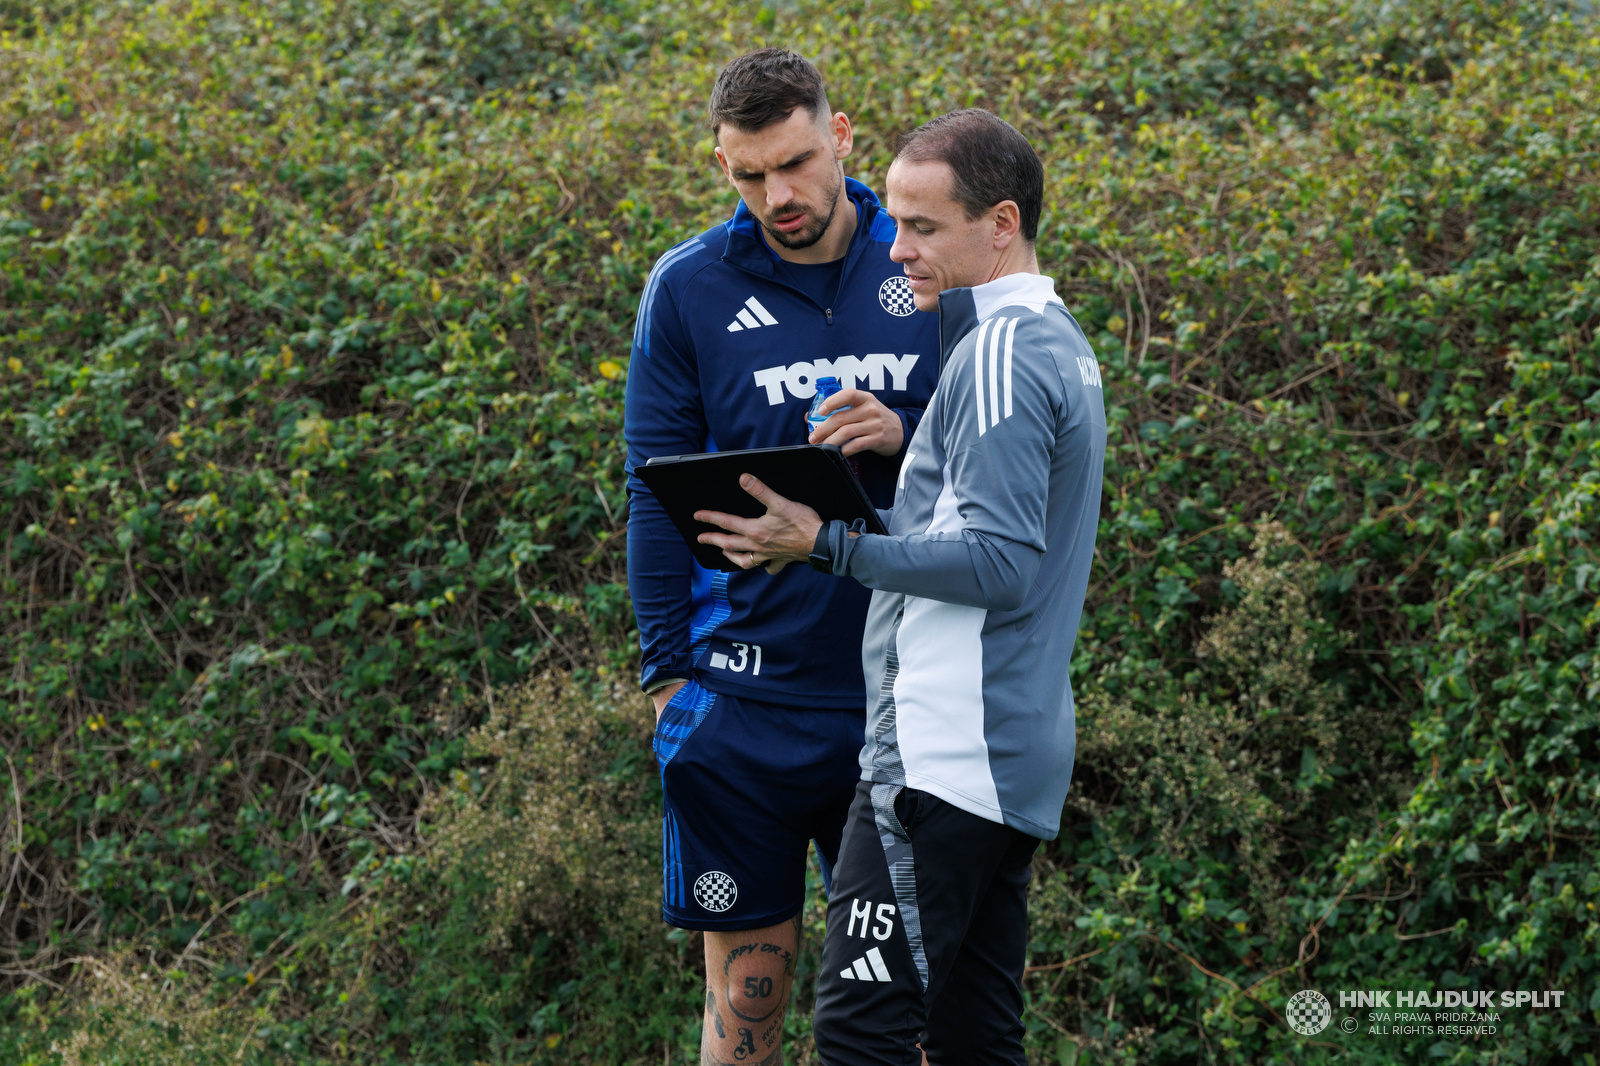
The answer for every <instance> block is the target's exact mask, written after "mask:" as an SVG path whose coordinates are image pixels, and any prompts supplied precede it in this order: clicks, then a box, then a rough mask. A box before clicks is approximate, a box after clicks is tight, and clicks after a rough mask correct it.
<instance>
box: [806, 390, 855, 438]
mask: <svg viewBox="0 0 1600 1066" xmlns="http://www.w3.org/2000/svg"><path fill="white" fill-rule="evenodd" d="M816 386H817V394H816V395H815V396H813V397H812V398H811V406H810V407H809V408H807V409H806V434H807V436H809V435H810V434H811V431H812V430H814V429H816V428H817V427H818V426H820V425H822V423H824V422H826V421H827V420H828V419H829V418H831V417H833V416H834V415H836V414H838V413H839V412H840V411H848V410H850V405H849V404H846V405H845V406H843V407H840V408H838V409H837V410H833V411H829V412H828V413H827V414H823V413H822V404H823V401H824V400H826V399H827V398H828V397H829V396H832V395H833V394H834V393H836V392H838V391H839V390H840V389H841V388H842V387H843V386H841V385H840V384H839V379H838V378H818V379H817V380H816Z"/></svg>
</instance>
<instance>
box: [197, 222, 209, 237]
mask: <svg viewBox="0 0 1600 1066" xmlns="http://www.w3.org/2000/svg"><path fill="white" fill-rule="evenodd" d="M210 228H211V223H210V222H208V221H207V220H205V219H203V218H202V219H201V220H200V221H199V222H196V223H195V224H194V231H195V233H196V234H197V235H198V236H201V237H204V236H205V235H206V230H208V229H210Z"/></svg>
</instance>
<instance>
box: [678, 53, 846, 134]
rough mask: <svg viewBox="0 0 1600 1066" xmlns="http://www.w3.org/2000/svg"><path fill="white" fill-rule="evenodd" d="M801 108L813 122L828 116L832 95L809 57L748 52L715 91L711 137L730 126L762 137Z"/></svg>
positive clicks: (719, 79)
mask: <svg viewBox="0 0 1600 1066" xmlns="http://www.w3.org/2000/svg"><path fill="white" fill-rule="evenodd" d="M797 107H803V108H805V109H806V110H807V111H809V112H811V117H812V118H816V117H817V116H819V115H828V114H832V112H831V111H830V110H829V109H828V94H827V92H826V91H825V90H824V89H823V87H822V72H821V71H819V70H818V69H817V68H816V66H815V65H813V64H812V62H811V60H809V59H807V58H806V57H805V56H802V55H796V54H795V53H793V52H789V51H785V50H784V49H782V48H760V49H757V50H756V51H754V52H746V53H745V54H744V55H742V56H740V57H739V58H738V59H735V60H734V61H733V62H732V63H729V64H728V65H727V66H725V67H723V68H722V73H721V74H718V75H717V83H716V85H714V86H712V88H711V106H710V107H709V108H707V111H708V112H709V115H710V118H711V132H712V134H713V135H715V134H716V133H717V132H718V131H719V130H721V129H722V124H723V123H724V122H729V123H732V124H733V126H734V127H735V128H736V129H739V130H742V131H743V132H745V133H756V132H759V131H761V130H764V129H766V128H767V127H768V126H770V125H772V124H773V123H775V122H782V121H784V120H785V119H787V118H788V117H789V116H790V115H791V114H792V113H793V112H794V109H795V108H797Z"/></svg>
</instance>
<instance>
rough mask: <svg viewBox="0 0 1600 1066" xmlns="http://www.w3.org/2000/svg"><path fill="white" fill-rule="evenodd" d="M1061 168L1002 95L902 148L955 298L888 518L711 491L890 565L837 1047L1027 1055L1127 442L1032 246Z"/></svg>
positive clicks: (737, 529) (790, 540)
mask: <svg viewBox="0 0 1600 1066" xmlns="http://www.w3.org/2000/svg"><path fill="white" fill-rule="evenodd" d="M1043 178H1044V175H1043V167H1042V166H1041V164H1040V162H1039V158H1038V156H1037V155H1036V154H1035V153H1034V151H1033V148H1032V146H1031V145H1029V144H1028V141H1027V139H1026V138H1024V137H1023V136H1022V135H1021V134H1020V133H1018V132H1017V131H1016V130H1015V129H1013V128H1012V127H1011V126H1009V125H1007V124H1006V123H1005V122H1003V121H1001V120H1000V119H999V118H996V117H995V116H994V115H991V114H989V113H988V112H986V111H980V110H967V111H956V112H953V113H951V114H948V115H944V116H942V117H940V118H937V119H934V120H933V121H931V122H929V123H927V124H926V125H924V126H922V127H921V128H919V129H918V130H916V131H915V132H914V133H912V134H911V135H910V136H908V137H907V138H905V140H904V141H903V142H902V144H901V147H900V150H899V152H898V153H897V155H896V157H895V161H894V163H893V165H892V166H891V167H890V169H889V174H888V183H887V184H888V211H889V214H890V215H891V216H892V217H893V218H894V220H895V222H896V223H897V226H898V231H897V232H898V235H897V237H896V239H895V243H894V247H893V249H892V250H891V252H890V255H891V258H893V259H894V260H895V261H897V262H899V263H901V264H903V266H904V268H905V272H906V276H907V279H908V281H909V283H910V285H911V290H912V294H913V296H914V298H915V299H916V303H917V306H918V308H920V309H922V310H928V311H931V310H937V311H938V312H939V314H940V316H941V318H940V334H941V343H940V347H941V369H940V375H939V384H938V388H937V390H936V391H935V393H934V397H933V400H932V402H931V403H930V404H929V406H928V410H927V414H926V415H925V416H924V418H923V420H922V423H921V425H920V426H919V427H918V428H917V431H916V434H915V435H914V436H913V438H912V441H911V444H910V445H909V446H908V447H907V450H906V451H907V454H906V457H905V462H904V465H903V466H902V468H901V474H900V482H899V486H898V489H897V492H896V495H895V501H894V508H893V510H892V511H890V512H886V513H884V519H885V521H886V524H887V525H888V528H889V534H888V535H887V536H875V535H871V534H861V533H858V532H855V531H852V530H850V529H847V528H846V527H845V524H844V523H843V522H837V521H835V522H831V523H826V524H824V523H823V522H821V521H820V520H819V519H818V517H817V515H816V513H815V512H814V511H812V510H810V508H807V507H804V506H801V505H799V504H795V503H793V502H791V501H788V500H785V499H783V498H782V497H779V496H777V495H776V494H774V493H772V492H771V491H770V490H768V489H767V488H766V487H765V486H763V485H761V484H760V483H759V482H757V481H756V480H755V479H754V478H749V477H748V476H747V478H746V489H747V491H750V492H751V494H752V495H754V496H756V497H757V498H758V499H760V500H761V501H762V502H763V503H764V504H765V505H766V507H767V514H766V515H765V516H764V517H762V518H758V519H741V518H737V517H734V516H731V515H723V514H710V513H707V514H703V515H702V516H701V517H703V518H705V519H706V520H707V521H711V522H713V523H714V524H716V525H718V526H720V527H722V528H723V529H725V530H727V531H728V532H726V533H716V534H706V535H704V536H702V537H701V539H702V540H703V541H706V542H707V543H712V544H717V545H718V546H720V547H722V549H723V550H724V552H725V553H726V554H727V555H728V556H729V557H730V558H731V559H733V560H734V561H736V562H737V563H739V564H740V565H741V566H744V567H746V568H750V567H754V566H761V565H765V566H766V567H767V568H768V569H769V570H771V571H776V570H777V569H780V568H781V567H782V566H784V565H786V564H788V563H792V562H799V561H803V560H808V561H809V562H810V564H811V565H812V566H813V567H816V568H818V569H821V570H825V571H826V572H828V573H831V574H835V575H838V576H840V577H850V578H854V579H855V580H857V581H859V582H861V583H862V584H863V585H866V586H867V587H869V588H871V589H873V590H874V592H873V596H872V605H871V609H870V612H869V614H868V617H867V628H866V636H865V647H864V649H863V653H862V655H863V663H864V666H865V669H866V675H867V692H868V704H869V705H868V719H867V731H866V745H865V747H864V748H863V749H862V752H861V774H862V781H861V783H860V785H859V787H858V790H857V793H856V799H855V803H854V805H853V806H852V808H851V813H850V821H849V823H848V824H847V826H846V828H845V835H844V841H843V844H842V847H841V851H840V856H839V861H838V864H837V866H836V867H835V869H834V876H833V891H832V894H831V896H830V898H829V903H828V928H827V938H826V942H825V944H824V948H823V965H822V975H821V978H820V979H819V982H818V986H817V1013H816V1024H815V1034H816V1042H817V1049H818V1051H819V1053H820V1055H821V1058H822V1061H823V1062H825V1063H828V1064H829V1066H856V1064H868V1063H871V1064H894V1066H915V1064H917V1063H919V1062H920V1061H921V1055H922V1052H923V1051H925V1052H926V1053H927V1056H928V1061H929V1062H930V1063H933V1064H935V1066H940V1064H951V1066H954V1064H957V1063H959V1064H962V1066H970V1064H984V1063H1007V1064H1018V1066H1020V1064H1022V1063H1023V1062H1024V1061H1025V1060H1024V1057H1023V1053H1022V1023H1021V1014H1022V989H1021V981H1022V972H1023V961H1024V953H1025V950H1026V943H1027V884H1028V878H1029V874H1030V867H1031V862H1032V857H1033V852H1034V850H1035V849H1036V848H1037V847H1038V844H1039V841H1040V840H1050V839H1054V837H1055V836H1056V834H1057V833H1058V832H1059V830H1060V823H1061V809H1062V805H1063V802H1064V801H1065V799H1066V794H1067V786H1068V783H1069V782H1070V780H1071V777H1072V758H1073V747H1074V719H1073V705H1072V687H1071V684H1070V681H1069V677H1068V665H1069V662H1070V660H1071V657H1072V647H1073V643H1074V641H1075V638H1076V635H1077V631H1078V621H1079V617H1080V615H1081V614H1082V610H1083V598H1084V593H1085V590H1086V589H1087V587H1088V582H1089V568H1090V564H1091V561H1092V559H1093V556H1094V540H1095V531H1096V526H1097V524H1098V520H1099V513H1100V488H1101V468H1102V464H1103V462H1104V458H1105V446H1106V425H1105V408H1104V405H1103V402H1102V397H1101V386H1100V373H1099V366H1098V364H1097V363H1096V361H1095V357H1094V352H1093V350H1092V349H1091V348H1090V346H1089V343H1088V341H1087V339H1086V338H1085V337H1084V335H1083V331H1082V330H1081V329H1080V328H1079V327H1078V324H1077V322H1076V321H1075V320H1074V319H1073V317H1072V316H1071V315H1070V314H1069V313H1068V312H1067V309H1066V307H1065V306H1064V305H1063V304H1062V302H1061V300H1060V298H1059V297H1057V296H1056V293H1055V283H1054V282H1053V281H1052V279H1050V278H1048V277H1044V276H1042V275H1040V273H1039V267H1038V261H1037V258H1036V257H1035V254H1034V241H1035V238H1036V235H1037V232H1038V225H1039V214H1040V210H1041V205H1042V201H1043ZM919 1043H920V1045H921V1050H919V1048H918V1045H919Z"/></svg>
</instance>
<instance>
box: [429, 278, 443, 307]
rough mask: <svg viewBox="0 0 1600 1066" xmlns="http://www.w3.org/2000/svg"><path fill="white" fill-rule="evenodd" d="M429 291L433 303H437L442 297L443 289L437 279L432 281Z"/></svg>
mask: <svg viewBox="0 0 1600 1066" xmlns="http://www.w3.org/2000/svg"><path fill="white" fill-rule="evenodd" d="M429 291H430V292H431V293H432V294H433V302H434V303H438V302H439V301H440V300H442V299H444V290H443V289H441V288H440V287H439V283H438V282H437V281H436V282H434V283H433V287H432V288H431V289H430V290H429Z"/></svg>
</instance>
